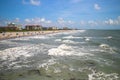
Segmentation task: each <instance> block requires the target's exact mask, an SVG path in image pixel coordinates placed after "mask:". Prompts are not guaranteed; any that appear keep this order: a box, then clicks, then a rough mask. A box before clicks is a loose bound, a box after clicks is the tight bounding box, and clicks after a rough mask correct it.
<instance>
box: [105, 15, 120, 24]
mask: <svg viewBox="0 0 120 80" xmlns="http://www.w3.org/2000/svg"><path fill="white" fill-rule="evenodd" d="M104 24H106V25H120V16H118V18H117V19H108V20H105V21H104Z"/></svg>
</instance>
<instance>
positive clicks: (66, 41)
mask: <svg viewBox="0 0 120 80" xmlns="http://www.w3.org/2000/svg"><path fill="white" fill-rule="evenodd" d="M62 42H63V43H72V44H75V43H77V42H74V41H72V40H63V41H62Z"/></svg>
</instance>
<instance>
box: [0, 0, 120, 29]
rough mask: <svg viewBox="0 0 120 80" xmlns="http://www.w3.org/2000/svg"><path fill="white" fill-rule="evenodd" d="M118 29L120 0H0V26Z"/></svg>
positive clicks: (119, 25)
mask: <svg viewBox="0 0 120 80" xmlns="http://www.w3.org/2000/svg"><path fill="white" fill-rule="evenodd" d="M8 22H15V23H17V24H22V25H26V24H41V25H43V26H58V27H65V26H68V27H70V28H79V29H120V0H0V25H5V24H6V23H8Z"/></svg>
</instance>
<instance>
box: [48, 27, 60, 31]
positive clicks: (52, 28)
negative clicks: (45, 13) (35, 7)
mask: <svg viewBox="0 0 120 80" xmlns="http://www.w3.org/2000/svg"><path fill="white" fill-rule="evenodd" d="M57 29H58V28H57V27H55V26H53V27H48V30H57Z"/></svg>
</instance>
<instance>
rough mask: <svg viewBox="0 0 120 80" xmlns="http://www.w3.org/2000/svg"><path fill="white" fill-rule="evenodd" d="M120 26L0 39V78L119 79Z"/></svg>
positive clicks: (34, 79) (26, 79)
mask: <svg viewBox="0 0 120 80" xmlns="http://www.w3.org/2000/svg"><path fill="white" fill-rule="evenodd" d="M119 42H120V30H76V31H72V32H67V31H66V32H63V33H55V34H49V35H37V36H30V37H21V38H14V39H8V40H1V41H0V80H120V43H119Z"/></svg>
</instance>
